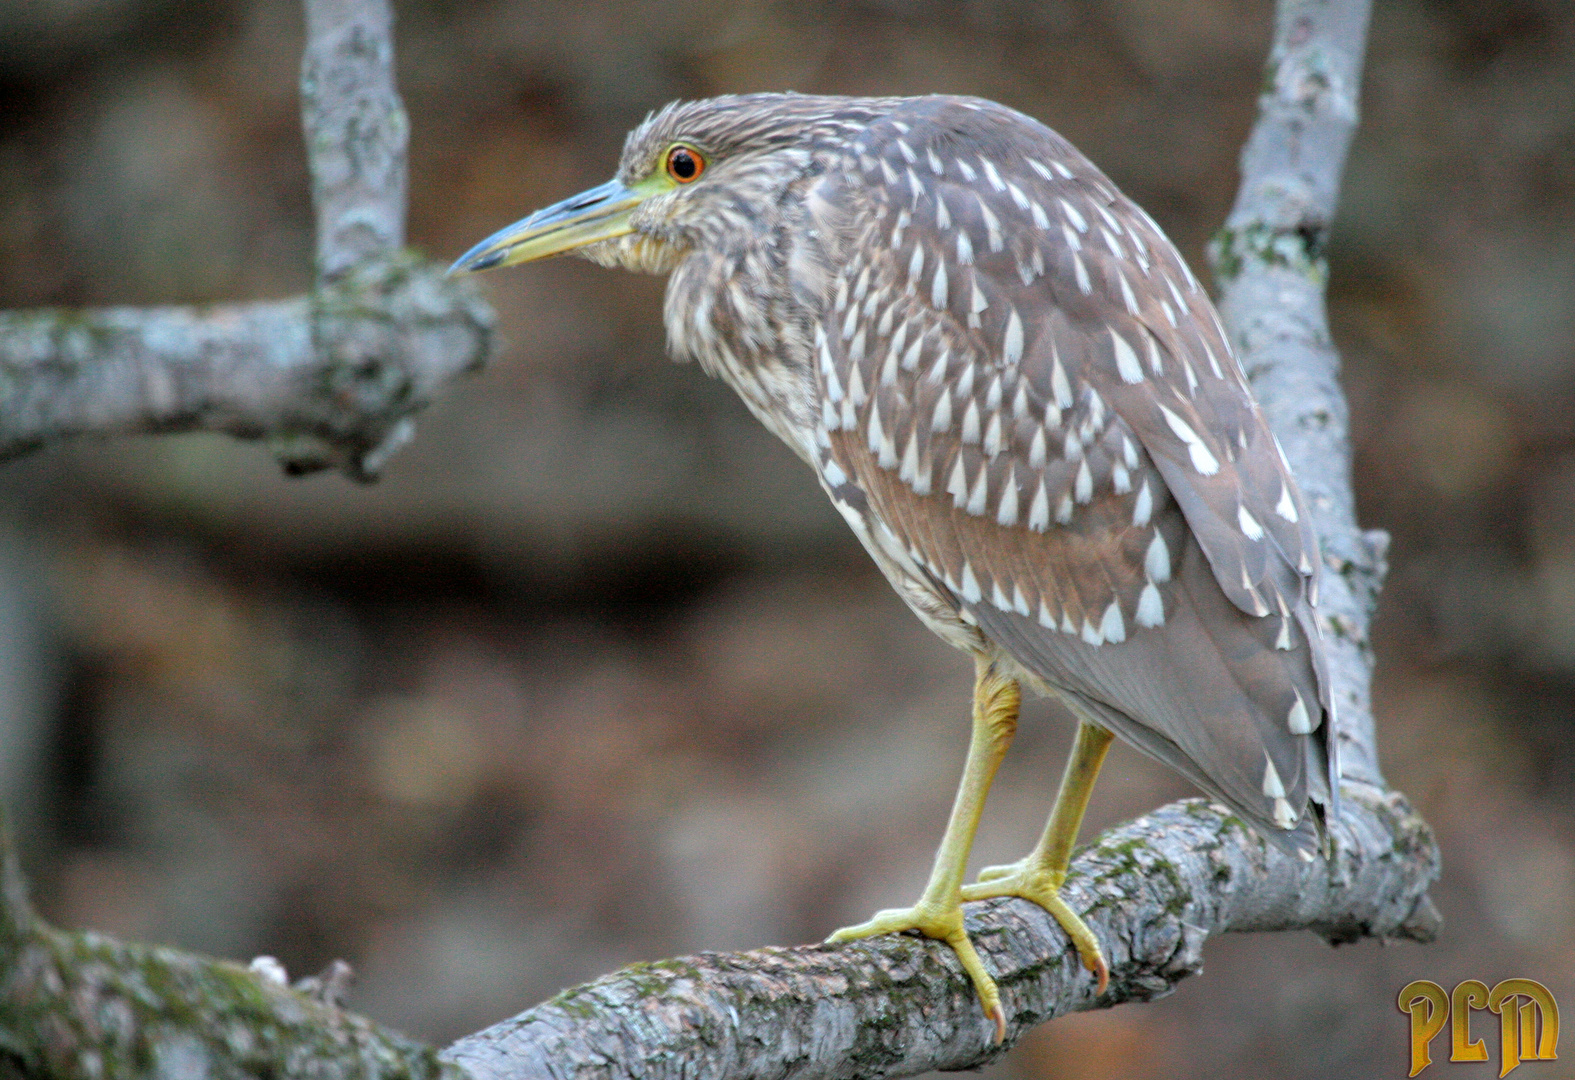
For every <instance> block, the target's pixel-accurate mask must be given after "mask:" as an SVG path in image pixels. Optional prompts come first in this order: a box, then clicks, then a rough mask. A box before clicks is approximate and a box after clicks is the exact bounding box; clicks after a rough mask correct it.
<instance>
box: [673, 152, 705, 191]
mask: <svg viewBox="0 0 1575 1080" xmlns="http://www.w3.org/2000/svg"><path fill="white" fill-rule="evenodd" d="M703 172H705V158H703V157H701V156H700V152H699V151H698V150H694V149H692V148H690V147H687V146H683V145H679V146H675V147H673V148H672V149H671V150H669V151H667V175H668V176H671V177H672V178H673V179H674V180H677V181H678V182H679V183H680V184H687V183H689V182H690V181H692V180H694V179H696V178H697V177H698V176H699V175H700V174H701V173H703Z"/></svg>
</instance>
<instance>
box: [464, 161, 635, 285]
mask: <svg viewBox="0 0 1575 1080" xmlns="http://www.w3.org/2000/svg"><path fill="white" fill-rule="evenodd" d="M658 175H660V174H658ZM652 180H655V181H656V182H657V183H658V184H659V183H660V180H658V179H657V178H656V177H653V178H652ZM654 186H655V185H653V183H652V181H651V180H648V181H642V182H640V183H638V184H635V185H634V186H633V187H625V186H624V185H623V184H622V183H620V182H619V181H617V180H610V181H608V182H607V183H605V184H603V185H602V186H601V187H594V188H591V189H590V190H589V191H582V192H580V194H578V195H575V196H573V197H571V198H568V199H564V200H563V201H562V202H560V203H556V204H554V205H552V206H549V207H547V208H546V209H545V210H538V211H536V212H535V213H534V214H532V215H531V216H530V217H528V218H525V219H524V220H522V221H516V222H515V223H514V224H512V225H510V226H509V227H508V228H506V229H501V230H499V231H498V232H496V233H493V234H492V235H491V236H489V237H487V238H486V239H485V240H483V241H482V242H481V243H479V244H477V245H476V246H475V247H473V248H471V249H470V250H469V251H467V252H465V254H464V255H461V256H460V257H459V259H458V260H457V261H456V262H455V263H454V265H453V266H451V267H449V271H448V272H449V273H451V274H470V273H475V272H476V271H478V270H491V269H492V268H493V267H497V266H514V265H516V264H518V263H526V262H534V261H535V260H537V259H545V258H547V256H549V255H561V254H563V253H564V252H566V251H573V250H574V249H575V248H581V247H584V246H585V245H587V244H594V243H597V242H599V241H602V240H612V239H614V238H615V237H619V236H626V235H628V234H629V233H631V232H633V231H634V226H633V225H631V224H630V217H631V216H632V215H633V213H634V210H635V207H637V206H639V205H640V204H641V203H642V202H644V201H645V200H646V199H648V198H650V197H651V196H652V195H655V194H657V191H656V190H652V188H653V187H654Z"/></svg>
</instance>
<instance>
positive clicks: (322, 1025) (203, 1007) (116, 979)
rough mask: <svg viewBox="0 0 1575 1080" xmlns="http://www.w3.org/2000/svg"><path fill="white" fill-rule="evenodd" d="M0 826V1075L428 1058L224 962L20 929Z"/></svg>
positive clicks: (378, 1067)
mask: <svg viewBox="0 0 1575 1080" xmlns="http://www.w3.org/2000/svg"><path fill="white" fill-rule="evenodd" d="M3 833H4V830H3V828H0V1076H12V1075H16V1074H17V1073H18V1072H20V1074H21V1075H22V1076H57V1077H130V1076H156V1077H182V1076H192V1077H197V1076H202V1077H213V1078H215V1080H227V1078H231V1077H234V1078H236V1080H240V1078H242V1077H257V1076H288V1077H298V1078H302V1080H374V1078H378V1077H390V1078H394V1077H399V1078H404V1080H426V1078H429V1077H430V1078H434V1080H436V1078H439V1077H445V1076H448V1077H454V1076H456V1075H457V1070H456V1069H454V1068H453V1067H452V1066H450V1065H446V1064H444V1063H443V1062H441V1061H439V1060H438V1058H437V1055H436V1052H435V1051H434V1050H433V1049H432V1048H431V1047H428V1046H423V1045H422V1044H420V1043H417V1042H415V1041H413V1040H411V1039H409V1038H406V1037H405V1036H403V1035H400V1034H399V1033H398V1032H394V1031H390V1030H388V1029H386V1028H381V1027H379V1026H377V1025H376V1024H373V1023H371V1022H370V1021H368V1020H365V1019H363V1018H361V1017H359V1016H356V1015H354V1014H352V1013H347V1012H345V1011H344V1010H343V1009H340V1008H339V1007H338V1006H337V1005H336V1004H335V1003H333V1002H332V1001H328V1000H323V997H324V996H326V995H322V996H316V997H314V996H313V995H312V994H310V993H306V992H303V989H302V988H301V987H299V986H298V987H297V988H296V989H291V988H289V987H286V986H283V985H281V984H280V983H277V982H275V981H273V980H271V979H269V978H267V977H259V976H258V975H257V974H254V973H253V972H251V971H248V970H247V969H246V968H243V967H241V966H240V965H238V964H228V963H224V962H222V961H217V960H209V959H206V958H204V957H199V956H193V955H191V954H189V953H182V952H178V951H176V950H174V949H162V948H154V947H150V946H146V945H126V944H122V943H120V942H117V941H114V940H112V939H110V938H107V937H104V936H102V935H100V934H93V933H81V934H66V933H61V932H60V931H58V930H54V929H51V928H50V927H48V926H46V925H44V923H43V922H42V921H41V920H39V919H37V918H36V917H34V915H33V913H32V911H31V910H30V909H29V907H28V904H27V898H26V896H25V889H24V886H23V884H22V877H21V873H20V872H19V870H18V869H17V865H16V856H15V854H14V853H13V851H12V850H11V847H10V844H9V843H8V841H7V838H6V837H5V836H4V835H3Z"/></svg>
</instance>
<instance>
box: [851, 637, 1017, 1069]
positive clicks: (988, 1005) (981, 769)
mask: <svg viewBox="0 0 1575 1080" xmlns="http://www.w3.org/2000/svg"><path fill="white" fill-rule="evenodd" d="M1021 701H1022V694H1021V692H1020V690H1019V689H1018V686H1017V681H1016V680H1015V679H1008V678H1004V677H1003V676H1001V675H1000V674H998V673H997V672H996V670H995V667H994V665H993V664H991V663H990V662H989V661H988V660H986V659H985V658H984V657H982V656H976V657H975V658H974V684H973V734H972V737H971V738H970V740H969V742H968V763H967V765H966V766H964V768H963V776H962V783H960V784H959V785H958V787H957V798H956V800H955V801H954V802H953V803H952V815H951V818H950V819H949V820H948V821H947V823H946V835H945V836H944V837H942V838H941V846H940V849H939V850H938V851H936V853H935V867H934V869H933V870H931V871H930V881H929V884H927V885H926V886H925V887H924V893H923V895H922V896H920V897H919V902H918V903H917V904H914V905H913V906H912V907H911V908H893V909H890V910H887V911H877V912H876V913H875V916H874V918H872V919H870V920H869V921H868V922H863V923H859V924H858V925H857V926H848V927H844V928H843V929H841V930H838V931H837V932H836V933H834V934H832V935H831V937H829V938H827V939H826V940H827V941H828V942H831V943H838V942H844V941H853V940H855V939H856V938H864V937H873V936H875V935H876V934H895V933H900V932H902V931H904V930H917V931H919V932H920V933H921V934H924V935H925V936H926V937H932V938H938V939H939V940H941V941H944V942H946V943H947V944H948V945H950V946H951V947H952V949H953V950H955V951H956V953H957V958H958V959H959V960H961V961H962V966H963V970H964V971H966V972H967V973H968V977H969V978H970V979H972V980H973V985H974V989H975V990H976V991H978V994H979V1002H980V1004H981V1005H983V1006H984V1012H985V1015H986V1016H988V1017H989V1018H990V1019H991V1020H993V1021H995V1041H996V1042H1000V1041H1001V1040H1002V1039H1004V1038H1006V1013H1005V1012H1004V1011H1003V1010H1002V1009H1001V994H1000V991H999V990H998V989H996V985H995V980H994V979H993V978H991V977H990V973H989V972H987V971H985V970H984V964H983V962H981V961H980V959H979V954H978V952H977V951H975V949H974V947H973V942H971V941H969V940H968V934H967V932H966V931H964V930H963V917H962V881H963V876H964V875H965V874H966V873H967V870H968V853H969V852H970V851H971V850H972V849H973V834H974V832H975V831H976V830H977V829H978V828H979V817H980V815H981V814H983V813H984V800H985V796H986V795H988V794H989V791H990V782H991V781H992V780H994V779H995V770H996V769H997V768H998V767H999V766H1000V764H1001V759H1002V758H1003V757H1005V756H1006V748H1007V747H1008V746H1010V745H1011V743H1012V736H1013V735H1015V734H1017V713H1018V707H1019V705H1020V704H1021Z"/></svg>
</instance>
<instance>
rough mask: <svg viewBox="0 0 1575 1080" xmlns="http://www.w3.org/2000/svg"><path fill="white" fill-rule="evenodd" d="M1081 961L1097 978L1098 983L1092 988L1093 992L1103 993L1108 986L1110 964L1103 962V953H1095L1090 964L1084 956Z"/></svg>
mask: <svg viewBox="0 0 1575 1080" xmlns="http://www.w3.org/2000/svg"><path fill="white" fill-rule="evenodd" d="M1083 963H1084V964H1086V965H1087V966H1088V970H1090V971H1092V972H1093V973H1094V975H1095V976H1096V977H1097V978H1098V980H1099V985H1098V986H1097V987H1096V988H1095V989H1094V993H1096V994H1101V995H1102V994H1104V992H1105V990H1106V989H1108V988H1109V986H1110V965H1109V964H1107V963H1105V958H1104V956H1103V954H1100V953H1096V954H1095V955H1094V962H1093V963H1092V964H1090V963H1088V960H1087V958H1086V957H1085V958H1084V960H1083Z"/></svg>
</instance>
